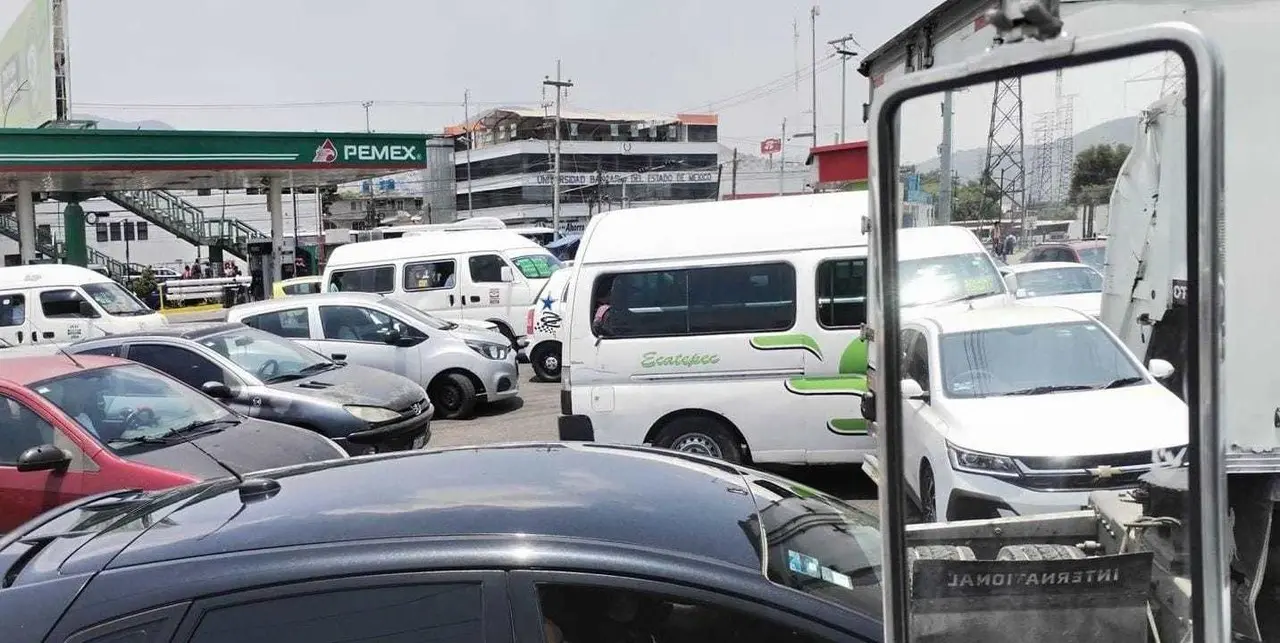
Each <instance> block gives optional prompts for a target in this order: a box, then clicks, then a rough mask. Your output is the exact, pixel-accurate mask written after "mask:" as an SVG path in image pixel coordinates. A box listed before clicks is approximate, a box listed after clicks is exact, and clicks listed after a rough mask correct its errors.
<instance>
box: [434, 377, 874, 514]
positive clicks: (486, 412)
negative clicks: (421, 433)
mask: <svg viewBox="0 0 1280 643" xmlns="http://www.w3.org/2000/svg"><path fill="white" fill-rule="evenodd" d="M520 370H521V374H522V375H523V377H522V380H523V381H522V382H521V384H520V397H519V398H517V399H515V400H510V401H508V402H500V403H497V404H493V405H490V406H487V407H482V409H481V411H480V414H479V415H478V416H477V417H475V418H472V419H470V420H434V421H432V423H431V446H433V447H445V446H467V445H473V444H474V445H479V444H493V443H498V442H521V441H527V440H556V439H558V435H557V432H556V418H557V417H558V416H559V415H560V385H559V384H558V383H557V384H550V383H545V382H535V381H532V380H531V379H530V378H532V374H531V373H530V372H529V368H528V367H527V366H525V365H523V364H522V365H521V367H520ZM773 470H774V471H775V472H776V473H778V474H780V475H783V476H786V477H788V478H792V479H794V480H796V481H799V482H803V483H805V484H807V485H809V486H811V487H815V488H817V489H821V490H823V491H826V492H827V493H830V494H832V495H835V496H837V497H840V498H844V499H845V500H850V501H852V503H853V504H854V505H855V506H858V507H861V508H863V509H866V510H869V511H871V512H873V513H874V512H875V511H876V510H877V509H876V486H875V485H874V484H873V483H872V482H871V481H870V480H869V479H868V478H867V477H866V475H864V474H863V473H862V470H861V469H860V468H858V467H857V466H854V465H845V466H828V467H786V468H777V469H773Z"/></svg>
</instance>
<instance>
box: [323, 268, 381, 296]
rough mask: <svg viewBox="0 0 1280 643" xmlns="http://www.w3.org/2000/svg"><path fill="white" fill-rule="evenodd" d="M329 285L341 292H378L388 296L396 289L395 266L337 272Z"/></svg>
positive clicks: (330, 279)
mask: <svg viewBox="0 0 1280 643" xmlns="http://www.w3.org/2000/svg"><path fill="white" fill-rule="evenodd" d="M329 283H331V284H333V285H335V286H337V290H338V291H339V292H376V293H382V294H386V293H389V292H393V291H394V290H395V289H396V267H395V266H373V267H369V268H353V269H351V270H335V271H333V276H332V277H330V278H329Z"/></svg>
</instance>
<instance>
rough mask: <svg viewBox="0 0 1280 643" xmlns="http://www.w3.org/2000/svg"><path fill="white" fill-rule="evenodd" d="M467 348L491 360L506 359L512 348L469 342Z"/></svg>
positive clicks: (503, 345) (489, 343)
mask: <svg viewBox="0 0 1280 643" xmlns="http://www.w3.org/2000/svg"><path fill="white" fill-rule="evenodd" d="M467 346H470V347H471V350H473V351H475V352H477V353H480V354H481V355H484V356H485V357H488V358H489V359H506V358H507V353H508V352H510V351H511V347H510V346H507V345H506V344H494V343H493V342H467Z"/></svg>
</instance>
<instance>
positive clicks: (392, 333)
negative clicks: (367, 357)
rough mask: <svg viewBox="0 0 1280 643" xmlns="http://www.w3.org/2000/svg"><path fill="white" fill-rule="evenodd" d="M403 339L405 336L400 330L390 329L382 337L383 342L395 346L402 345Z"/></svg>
mask: <svg viewBox="0 0 1280 643" xmlns="http://www.w3.org/2000/svg"><path fill="white" fill-rule="evenodd" d="M402 337H404V336H403V335H401V334H400V329H398V328H390V327H388V328H387V332H386V333H385V334H384V335H383V336H382V341H384V342H386V343H388V344H391V345H392V346H395V345H396V344H399V343H400V338H402Z"/></svg>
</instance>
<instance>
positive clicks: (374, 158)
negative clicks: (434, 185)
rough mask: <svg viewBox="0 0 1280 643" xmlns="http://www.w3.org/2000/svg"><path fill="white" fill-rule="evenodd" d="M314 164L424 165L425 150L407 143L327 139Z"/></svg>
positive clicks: (316, 155) (318, 151)
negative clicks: (377, 163) (383, 163)
mask: <svg viewBox="0 0 1280 643" xmlns="http://www.w3.org/2000/svg"><path fill="white" fill-rule="evenodd" d="M311 162H312V163H376V162H390V163H424V162H426V154H425V149H424V148H423V146H422V145H412V144H405V143H372V142H350V143H343V144H341V145H337V144H334V142H333V139H331V138H326V139H324V142H323V143H321V144H320V145H319V146H318V147H316V153H315V156H314V158H312V160H311Z"/></svg>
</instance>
